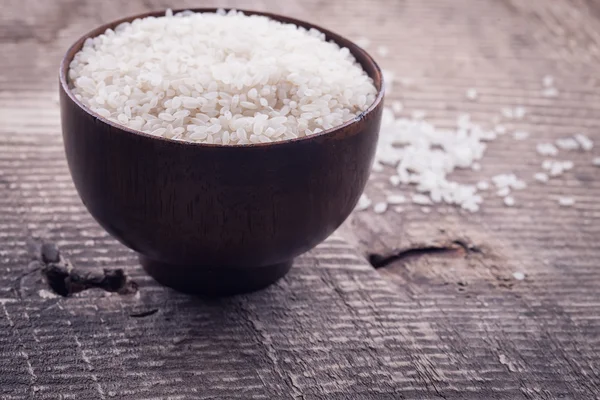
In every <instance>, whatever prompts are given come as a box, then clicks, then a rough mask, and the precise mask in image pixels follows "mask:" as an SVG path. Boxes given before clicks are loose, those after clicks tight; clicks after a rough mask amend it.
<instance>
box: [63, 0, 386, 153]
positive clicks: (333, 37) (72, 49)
mask: <svg viewBox="0 0 600 400" xmlns="http://www.w3.org/2000/svg"><path fill="white" fill-rule="evenodd" d="M167 10H168V9H164V10H158V11H148V12H144V13H140V14H135V15H131V16H127V17H123V18H119V19H116V20H113V21H111V22H107V23H105V24H102V25H100V26H98V27H96V28H94V29H92V30H90V31H88V32H86V33H85V34H83V35H82V36H80V37H79V39H77V40H76V41H75V42H74V43H73V44H72V45H71V46H69V48H68V49H67V51H66V53H65V54H64V56H63V58H62V60H61V63H60V71H59V81H60V86H61V88H62V90H63V91H64V92H65V94H66V95H67V96H69V98H70V99H71V101H72V102H73V103H75V104H76V105H77V106H78V107H79V108H81V109H82V110H83V111H84V112H86V113H87V114H89V115H91V116H92V117H94V118H96V119H98V120H100V121H102V122H103V123H105V124H108V125H109V126H111V127H113V128H116V129H118V130H121V131H124V132H127V133H131V134H134V135H138V136H142V137H145V138H149V139H154V140H158V141H162V142H166V143H170V144H174V145H178V144H179V145H185V146H197V147H210V148H255V147H271V146H282V145H286V144H288V143H289V144H292V143H299V142H305V141H310V140H315V139H317V138H324V137H325V136H329V135H331V134H333V133H334V132H336V131H340V130H342V129H344V128H348V127H350V126H353V125H356V124H358V123H359V122H360V121H361V120H363V119H364V118H365V116H366V115H368V114H370V113H372V112H373V111H374V110H375V109H377V108H378V106H379V105H380V104H381V103H382V100H383V97H384V95H385V87H384V80H383V73H382V71H381V68H380V67H379V65H378V64H377V62H376V61H375V59H374V58H373V57H372V56H371V55H370V54H369V53H368V52H367V51H366V50H364V49H363V48H362V47H360V46H358V45H357V44H356V43H354V42H353V41H352V40H350V39H347V38H345V37H343V36H341V35H339V34H337V33H335V32H332V31H330V30H327V29H324V28H322V27H320V26H318V25H315V24H313V23H310V22H307V21H303V20H299V19H296V18H292V17H288V16H285V15H282V14H275V13H271V12H263V11H255V10H247V9H239V8H229V7H227V8H225V7H223V8H214V7H213V8H211V7H199V8H180V9H174V10H172V12H173V14H177V13H180V12H184V11H192V12H194V13H216V12H217V11H219V10H224V11H226V12H228V11H230V10H236V11H241V12H243V13H244V14H245V15H260V16H265V17H267V18H271V19H274V20H276V21H279V22H283V23H287V24H294V25H297V26H301V27H304V28H314V29H317V30H318V31H320V32H322V33H324V34H325V36H326V37H327V40H330V41H333V42H335V43H336V44H338V45H340V41H346V42H348V43H349V44H350V46H346V47H347V48H348V50H350V53H351V54H352V55H353V56H354V58H355V59H356V62H358V63H359V64H360V61H359V60H358V59H357V54H360V55H361V56H362V57H363V59H364V60H365V61H366V62H367V63H369V64H371V66H372V68H373V70H374V72H375V73H374V74H373V75H374V76H371V75H369V74H368V73H367V75H368V76H369V77H370V78H371V79H373V81H374V83H375V88H376V89H377V95H376V97H375V100H374V101H373V103H371V105H369V107H368V108H367V109H366V110H365V111H363V112H361V113H360V114H358V115H357V116H356V117H355V118H353V119H351V120H348V121H346V122H344V123H343V124H341V125H337V126H334V127H333V128H329V129H326V130H324V131H321V132H319V133H317V134H313V135H311V136H303V137H298V138H294V139H287V140H280V141H276V142H267V143H248V144H244V145H226V144H220V143H203V142H190V141H186V140H173V139H169V138H165V137H161V136H154V135H152V134H150V133H146V132H143V131H141V130H137V129H132V128H130V127H127V126H124V125H121V124H118V123H115V122H113V121H111V120H109V119H107V118H105V117H103V116H101V115H100V114H98V113H96V112H94V111H92V110H91V109H89V108H88V107H87V106H86V105H84V104H83V103H82V102H81V101H80V100H78V99H77V98H76V97H75V95H74V94H73V92H72V91H71V88H70V87H69V79H68V70H69V66H70V64H71V61H72V60H73V58H74V57H75V54H77V53H78V52H79V51H80V50H81V48H82V47H83V44H84V42H85V41H86V40H87V39H88V38H93V37H96V36H99V35H101V34H103V33H104V32H105V31H106V30H107V29H113V28H115V27H117V26H118V25H120V24H122V23H125V22H131V21H133V20H135V19H139V18H146V17H161V16H164V15H165V14H166V12H167ZM361 67H362V68H363V70H364V71H365V72H367V71H366V70H365V69H364V67H363V66H362V65H361ZM378 84H379V85H378ZM377 86H379V87H377Z"/></svg>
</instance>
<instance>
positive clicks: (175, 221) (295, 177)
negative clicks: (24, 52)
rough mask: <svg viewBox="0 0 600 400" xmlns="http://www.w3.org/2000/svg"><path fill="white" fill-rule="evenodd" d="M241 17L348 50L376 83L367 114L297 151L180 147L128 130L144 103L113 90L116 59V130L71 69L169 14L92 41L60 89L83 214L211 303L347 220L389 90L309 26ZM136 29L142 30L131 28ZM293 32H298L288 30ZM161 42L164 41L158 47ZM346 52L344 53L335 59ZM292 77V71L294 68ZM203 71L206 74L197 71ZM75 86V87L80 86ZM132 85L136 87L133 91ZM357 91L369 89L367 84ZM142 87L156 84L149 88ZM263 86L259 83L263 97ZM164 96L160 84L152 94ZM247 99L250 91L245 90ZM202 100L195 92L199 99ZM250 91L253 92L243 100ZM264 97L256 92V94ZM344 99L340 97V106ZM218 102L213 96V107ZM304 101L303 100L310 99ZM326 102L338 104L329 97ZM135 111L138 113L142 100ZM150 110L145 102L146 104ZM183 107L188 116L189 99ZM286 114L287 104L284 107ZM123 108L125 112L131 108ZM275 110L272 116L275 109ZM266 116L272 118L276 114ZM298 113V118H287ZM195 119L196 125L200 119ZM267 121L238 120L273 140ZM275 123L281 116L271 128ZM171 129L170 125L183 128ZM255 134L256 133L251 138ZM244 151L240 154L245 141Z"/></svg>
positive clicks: (261, 278) (357, 54) (67, 62)
mask: <svg viewBox="0 0 600 400" xmlns="http://www.w3.org/2000/svg"><path fill="white" fill-rule="evenodd" d="M195 11H197V12H202V13H204V14H203V15H208V14H206V13H212V14H213V16H214V14H215V12H216V11H217V10H215V9H212V10H207V9H202V10H195ZM244 13H245V14H246V15H262V16H265V17H268V18H269V20H277V21H280V22H282V23H284V24H288V25H285V26H289V24H293V25H294V26H302V27H304V28H306V29H307V30H310V29H311V28H314V29H318V30H319V31H321V32H323V33H324V34H325V38H326V40H327V41H332V42H335V43H337V45H338V46H339V48H342V49H343V48H347V49H348V50H349V52H350V54H352V56H353V57H354V58H355V59H356V62H357V63H358V64H359V65H360V67H362V69H361V68H358V65H355V66H356V67H357V68H356V69H357V70H358V71H359V72H360V73H357V75H356V76H359V75H360V76H362V73H363V72H362V70H364V71H365V72H366V74H367V75H368V78H367V80H366V82H371V79H372V84H373V85H374V87H375V88H376V92H375V95H374V96H375V97H374V99H373V102H372V104H369V105H368V106H366V108H365V109H364V110H363V111H358V110H360V108H359V109H357V111H356V112H357V113H358V114H357V115H356V117H354V118H352V119H350V120H348V121H345V122H343V123H342V124H341V125H338V126H335V127H332V128H330V129H327V130H324V131H323V132H317V133H314V132H313V134H312V135H308V136H306V132H305V136H299V137H297V138H289V140H279V141H273V142H265V143H262V142H261V141H260V139H259V142H258V143H254V142H252V141H251V140H250V137H248V144H245V145H239V146H231V145H223V144H218V143H212V144H210V143H205V142H194V141H189V140H177V139H184V137H183V136H182V137H179V138H173V137H171V138H169V137H164V136H158V135H156V134H155V135H152V134H151V133H147V132H142V131H141V130H137V129H133V128H132V127H131V126H130V125H125V124H127V123H129V121H131V120H136V117H134V114H131V118H130V117H129V116H128V114H127V113H128V112H130V111H131V112H132V113H133V112H134V111H133V110H134V109H135V107H136V106H135V104H133V103H129V104H125V103H126V102H127V101H130V100H134V99H133V98H130V96H131V94H132V93H137V92H136V90H135V88H138V87H137V86H135V87H134V86H132V85H130V88H129V90H131V92H129V90H128V89H123V90H126V91H127V92H126V93H121V92H119V91H115V89H114V88H109V86H111V85H112V83H113V75H111V74H115V73H116V74H117V75H118V76H121V72H119V71H121V67H123V68H124V69H125V70H126V69H127V67H126V65H121V66H119V62H120V61H121V60H122V59H123V58H124V57H125V56H124V55H123V57H119V60H115V59H109V60H108V61H105V62H104V61H103V62H104V64H102V63H100V64H102V65H104V66H103V68H102V69H100V70H99V71H98V72H97V73H98V74H100V76H101V77H102V76H103V75H104V77H103V78H102V79H103V80H104V82H105V83H104V85H105V86H104V89H103V90H102V92H103V93H104V94H105V95H106V97H105V98H103V100H104V102H105V104H104V105H105V107H102V108H105V109H106V106H107V103H108V106H110V107H113V106H112V105H111V104H115V105H116V107H117V108H118V107H119V105H118V103H119V102H123V104H125V105H124V106H123V107H124V108H123V112H122V113H123V114H125V116H126V117H127V118H129V121H126V122H121V121H119V114H121V112H119V114H116V116H114V117H113V115H112V113H111V115H110V117H109V118H106V117H103V116H102V115H100V114H99V113H98V112H97V111H93V110H92V109H91V108H92V107H95V106H93V105H91V103H89V104H86V103H85V101H86V100H84V98H83V97H82V96H78V95H77V94H76V91H77V90H79V89H77V88H76V87H74V85H73V84H72V83H73V82H72V80H70V79H69V77H68V76H69V70H70V66H71V65H72V64H73V60H74V59H75V58H76V57H79V58H81V57H82V56H81V55H79V56H76V55H77V54H84V53H80V51H81V50H82V48H84V43H85V42H86V41H87V42H88V43H89V40H90V38H91V40H92V41H93V40H95V39H93V38H96V37H99V36H100V35H102V34H103V33H104V32H107V30H108V29H110V30H118V28H117V27H118V26H119V25H122V24H123V23H124V22H132V21H134V20H138V19H144V18H146V17H155V18H154V19H150V21H158V20H161V17H163V16H164V12H161V13H158V12H157V13H150V14H144V15H138V16H132V17H128V18H124V19H121V20H119V21H114V22H111V23H108V24H106V25H103V26H100V27H98V28H96V29H94V30H92V31H91V32H89V33H88V34H87V35H84V36H83V37H81V38H80V39H78V40H77V41H76V42H75V43H74V44H73V45H72V46H71V48H70V49H69V50H68V51H67V53H66V55H65V57H64V58H63V61H62V64H61V69H60V87H59V90H60V105H61V120H62V132H63V141H64V146H65V153H66V156H67V161H68V164H69V169H70V171H71V176H72V178H73V182H74V184H75V187H76V188H77V191H78V193H79V195H80V197H81V199H82V201H83V203H84V204H85V206H86V208H87V209H88V210H89V212H90V214H91V215H92V216H93V217H94V218H95V219H96V220H97V221H98V222H99V223H100V225H102V227H104V228H105V229H106V230H107V231H108V232H109V233H110V234H111V235H112V236H114V237H115V238H116V239H118V240H119V241H121V242H122V243H123V244H125V245H126V246H128V247H129V248H131V249H133V250H134V251H136V252H137V253H138V254H139V258H140V261H141V264H142V266H143V267H144V269H145V270H146V271H147V272H148V273H149V274H150V275H151V276H152V277H154V278H155V279H156V280H157V281H159V282H160V283H163V284H165V285H168V286H171V287H174V288H176V289H179V290H182V291H186V292H193V293H200V294H205V295H207V294H208V295H223V294H233V293H240V292H245V291H250V290H256V289H259V288H262V287H265V286H267V285H269V284H271V283H273V282H275V281H276V280H277V279H279V278H281V277H282V276H283V275H285V273H286V272H287V271H288V270H289V268H290V267H291V265H292V261H293V260H294V258H295V257H296V256H298V255H300V254H302V253H304V252H306V251H308V250H310V249H312V248H313V247H315V246H316V245H317V244H319V243H320V242H321V241H323V240H324V239H325V238H326V237H327V236H329V235H330V234H331V233H332V232H333V231H334V230H335V229H336V228H337V227H338V226H340V224H341V223H342V222H343V221H344V220H345V219H346V218H347V217H348V215H349V214H350V213H351V211H352V210H353V208H354V206H355V205H356V203H357V201H358V199H359V197H360V195H361V193H362V191H363V189H364V186H365V184H366V182H367V180H368V177H369V172H370V169H371V164H372V161H373V157H374V154H375V148H376V145H377V138H378V134H379V126H380V123H381V114H382V110H383V90H382V86H383V82H382V75H381V70H380V69H379V67H378V66H377V64H376V63H375V61H374V60H373V59H372V58H371V57H370V56H369V55H368V54H367V53H366V52H365V51H364V50H362V49H361V48H359V47H358V46H356V45H355V44H354V43H352V42H350V41H349V40H347V39H345V38H343V37H341V36H339V35H336V34H335V33H333V32H330V31H327V30H323V29H321V28H318V27H316V26H314V25H311V24H310V23H307V22H304V21H299V20H295V19H291V18H288V17H284V16H280V15H275V14H266V13H256V12H250V11H245V12H244ZM235 15H239V14H235ZM168 18H172V19H177V18H183V16H182V17H168ZM227 18H229V17H227ZM252 18H254V17H252ZM261 20H262V19H261ZM138 23H140V22H132V24H138ZM173 29H177V28H176V27H175V28H173ZM286 29H289V30H293V29H296V28H294V27H293V26H292V27H288V28H286ZM110 30H109V31H108V32H111V31H110ZM109 35H112V34H110V33H109ZM115 35H116V34H115ZM159 39H160V38H159V37H157V39H156V41H157V42H158V41H159ZM100 40H105V39H100ZM106 40H108V39H106ZM149 45H150V46H151V45H152V44H149ZM341 51H343V50H339V51H338V53H339V52H341ZM177 57H179V56H177ZM83 58H84V60H80V61H85V57H83ZM346 58H347V59H349V58H348V57H346ZM80 61H77V62H78V63H79V62H80ZM88 61H89V60H88ZM162 61H163V60H162V58H160V59H157V60H155V61H154V64H156V63H160V62H162ZM94 63H95V64H87V65H88V66H90V65H99V64H98V63H97V62H96V61H94ZM265 65H266V64H265ZM319 65H320V66H321V67H322V66H323V65H321V64H319ZM90 68H91V67H90ZM203 68H204V67H203ZM290 68H294V67H293V66H292V65H290ZM198 70H203V69H202V68H200V67H198ZM95 73H96V72H92V73H90V74H88V75H90V76H89V77H90V79H93V80H94V82H95V83H94V85H95V88H96V89H98V86H100V83H99V82H100V79H98V82H96V80H97V78H96V77H94V74H95ZM74 78H75V80H76V79H77V78H78V77H74ZM123 79H125V78H123ZM136 79H137V78H136ZM361 79H362V78H361ZM84 82H85V80H84ZM135 82H136V85H137V80H136V81H135ZM282 82H285V80H282ZM344 82H346V85H347V86H346V88H345V89H344V91H345V90H350V91H352V93H354V92H355V91H356V87H355V86H354V83H353V81H351V80H348V79H346V80H344ZM358 82H362V83H364V82H365V81H364V80H360V79H359V80H358ZM250 83H252V82H250ZM141 84H142V83H141ZM146 84H148V83H147V82H146V83H143V85H146ZM161 84H162V81H161ZM171 84H172V82H170V83H169V87H168V88H167V92H168V91H169V90H173V91H174V90H175V89H172V85H171ZM211 84H213V82H210V83H208V85H206V88H204V86H205V85H203V88H204V89H206V90H208V88H209V86H211ZM308 84H310V80H309V82H308ZM84 85H85V83H84ZM181 85H185V87H187V86H188V85H189V84H186V83H185V82H183V83H180V85H179V86H178V90H181V87H182V86H181ZM190 86H191V85H190ZM264 86H265V85H263V86H260V84H259V87H260V89H261V91H262V89H263V88H264ZM309 86H310V85H309ZM309 86H307V88H309V89H315V90H316V89H318V87H316V86H315V87H314V88H313V86H310V87H309ZM359 86H360V85H359ZM158 87H159V85H158V84H157V86H156V88H158ZM185 87H184V89H183V90H184V91H185ZM321 87H322V89H321V90H323V88H329V89H327V90H332V89H331V88H332V87H333V86H332V85H329V86H327V85H325V84H324V83H323V81H321ZM365 87H366V86H365ZM107 88H108V89H107ZM156 88H154V87H153V86H144V91H143V92H144V93H145V96H147V97H148V98H149V99H150V100H147V101H152V100H151V99H153V98H154V97H153V96H155V95H157V96H160V94H158V93H155V92H154V89H156ZM187 88H188V89H190V90H191V88H189V87H187ZM242 88H243V89H247V87H246V88H244V86H243V85H242ZM299 88H300V87H299ZM89 89H92V87H89ZM138 89H139V88H138ZM194 89H196V91H198V90H197V89H198V88H194ZM339 89H340V90H341V87H340V88H339ZM106 90H108V91H110V94H107V93H106ZM119 90H120V89H119ZM140 90H141V89H140ZM160 90H162V89H160ZM240 90H242V89H240ZM250 90H251V89H249V90H247V91H246V92H245V93H246V96H247V97H246V98H247V99H248V98H249V96H248V91H250ZM256 90H257V92H259V89H258V88H257V89H256ZM298 90H300V89H298ZM369 90H370V89H369ZM100 91H101V90H100V89H98V90H97V92H98V94H96V95H95V96H93V95H92V93H88V94H89V95H90V99H91V98H94V97H97V96H98V95H99V94H100ZM344 91H341V93H342V96H343V95H344ZM214 92H216V93H217V96H218V97H221V100H223V99H224V98H226V97H227V96H223V95H222V93H221V92H222V91H216V90H215V91H214ZM290 92H291V91H290ZM338 92H339V91H338ZM112 93H115V94H112ZM127 93H129V95H127ZM198 93H199V91H198ZM208 93H210V92H208ZM253 93H254V92H253ZM309 94H310V92H309ZM321 94H322V92H321ZM321 94H319V96H320V95H321ZM346 94H348V92H346ZM166 95H168V96H173V98H172V99H171V102H173V101H175V97H176V96H174V94H173V93H172V92H169V93H166V92H165V96H166ZM193 95H194V93H193V92H191V95H190V96H189V97H192V98H193ZM313 95H315V96H316V95H317V94H315V93H312V94H311V96H313ZM211 96H214V95H210V96H209V97H211ZM252 96H254V94H252ZM259 96H260V97H262V98H265V96H267V97H268V95H267V94H266V90H265V94H264V95H263V94H261V93H257V99H258V97H259ZM365 96H366V95H365ZM240 97H241V96H240ZM306 97H307V96H306V93H304V96H302V98H306ZM345 97H346V98H352V97H353V96H351V95H349V96H345ZM163 100H164V98H163ZM185 100H189V99H187V98H186V99H185ZM232 100H233V95H232ZM251 100H254V101H256V99H251ZM329 100H333V97H332V98H331V99H329ZM90 101H91V100H90ZM100 101H102V100H100ZM136 101H138V103H139V100H136ZM147 101H146V100H144V104H147ZM96 102H97V100H96ZM181 102H182V107H183V108H185V106H184V105H183V99H181ZM317 102H318V100H317ZM281 103H282V104H283V100H282V101H281ZM290 103H291V100H290ZM297 103H300V104H301V105H307V104H311V103H306V102H305V103H302V100H300V101H297ZM367 103H368V101H367ZM158 104H159V102H157V105H158ZM258 104H260V100H258ZM331 104H332V106H333V105H334V104H333V103H331ZM127 105H128V106H129V107H130V108H129V109H127V108H125V106H127ZM171 105H172V104H171ZM176 105H178V106H179V104H176ZM188 105H190V104H188ZM328 105H329V103H328ZM226 106H227V103H225V102H224V104H219V107H221V108H220V109H219V113H220V110H221V109H222V108H223V107H226ZM138 107H143V106H139V105H138ZM267 107H268V105H267ZM296 107H298V104H296ZM117 108H115V110H116V109H117ZM167 108H169V107H167ZM171 108H172V107H171ZM272 108H273V109H274V110H275V107H272ZM185 109H186V110H187V108H185ZM329 109H330V110H332V109H333V108H332V107H329ZM166 110H167V109H165V110H163V111H165V112H166ZM267 110H268V112H271V110H270V109H269V108H267ZM291 110H292V107H290V111H289V113H291ZM146 111H150V110H149V109H148V110H146ZM169 111H173V110H169ZM229 111H230V112H231V109H230V110H229ZM284 111H285V110H284ZM100 112H102V111H100ZM116 112H117V111H115V113H116ZM135 112H137V111H135ZM206 112H211V111H210V110H208V111H207V110H206V109H205V111H202V109H201V108H200V112H196V114H201V115H202V114H203V113H206ZM212 112H213V113H214V112H216V111H215V110H213V111H212ZM268 112H267V113H268ZM278 112H281V109H280V110H279V111H278ZM303 112H308V111H303ZM310 112H311V113H317V112H319V113H321V112H322V111H319V110H317V111H310ZM144 114H147V115H145V116H144V117H142V119H143V120H144V121H146V119H147V120H152V121H153V120H157V119H158V120H161V121H163V120H162V119H161V118H160V117H159V116H158V115H157V116H156V117H152V116H151V115H150V114H149V113H144ZM144 114H142V115H144ZM196 114H195V115H194V117H193V118H197V116H196ZM224 114H226V111H225V112H224ZM342 114H343V112H342ZM260 115H264V113H263V114H258V115H257V116H255V115H254V114H252V113H249V114H248V115H247V116H246V115H245V116H244V117H241V118H256V119H258V121H256V120H254V121H253V123H252V133H251V135H252V134H254V135H257V136H260V135H264V136H266V137H267V138H269V137H268V136H267V135H266V134H267V131H268V128H270V127H271V126H266V124H267V123H268V122H267V121H266V120H265V121H262V119H264V117H261V118H258V116H260ZM292 115H293V114H292ZM173 116H174V113H173ZM223 116H226V115H223ZM232 116H233V113H232ZM163 117H164V116H163ZM323 117H325V116H324V115H319V116H318V117H316V116H315V118H314V122H315V123H320V122H318V121H317V119H318V118H323ZM110 118H113V119H110ZM167 118H169V117H167ZM176 118H181V116H178V117H176ZM183 118H184V126H186V128H185V129H184V132H187V126H188V125H194V126H201V124H199V123H191V124H188V125H185V123H186V119H185V118H189V120H190V121H191V118H192V117H191V116H184V117H183ZM198 118H202V117H198ZM210 118H217V119H218V118H219V117H209V119H208V122H207V124H206V125H208V123H211V124H212V125H215V123H214V120H213V121H211V120H210ZM241 118H238V119H241ZM274 118H277V117H273V118H267V120H269V119H274ZM288 118H289V115H288ZM294 118H295V117H294ZM300 118H302V116H301V115H300ZM115 120H116V121H115ZM121 120H123V121H124V118H123V117H121ZM138 120H139V119H138ZM277 121H278V120H276V121H275V122H277ZM281 121H282V122H283V120H281ZM286 121H287V119H286ZM307 121H308V120H307ZM166 122H168V123H170V124H171V125H173V122H175V121H166ZM301 122H302V121H301ZM146 123H147V122H144V123H143V124H146ZM159 123H161V124H162V122H159ZM255 124H257V126H256V129H257V130H258V131H259V132H258V134H255V133H254V129H255ZM283 124H284V125H285V126H286V131H285V133H284V135H285V134H290V133H293V132H294V127H296V128H298V123H296V125H294V124H286V122H283ZM212 125H211V126H212ZM167 127H168V124H167ZM182 127H183V126H182ZM142 128H143V125H142ZM178 128H179V127H178ZM156 129H159V128H156ZM164 129H165V130H166V129H167V128H164ZM169 129H170V128H169ZM175 129H177V128H175V127H174V126H173V128H172V131H174V130H175ZM212 129H213V130H214V129H216V128H212ZM260 129H262V131H260ZM288 129H289V130H288ZM307 129H308V128H307ZM193 130H196V128H194V129H193ZM273 130H275V129H273ZM296 130H297V129H296ZM190 131H191V130H190ZM263 132H264V133H263ZM211 133H212V137H213V141H214V142H216V140H217V139H221V141H223V135H222V134H221V131H215V132H211ZM222 133H223V134H224V133H225V131H223V132H222ZM233 133H237V129H236V131H229V134H230V138H229V139H230V143H231V141H232V138H231V136H232V135H233ZM269 133H272V131H269ZM175 134H177V133H175ZM173 139H175V140H173ZM206 139H208V134H207V136H206ZM284 139H288V138H286V137H284ZM237 140H238V143H239V137H238V138H237ZM255 140H256V139H255ZM263 140H264V139H263ZM234 141H235V139H234Z"/></svg>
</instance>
